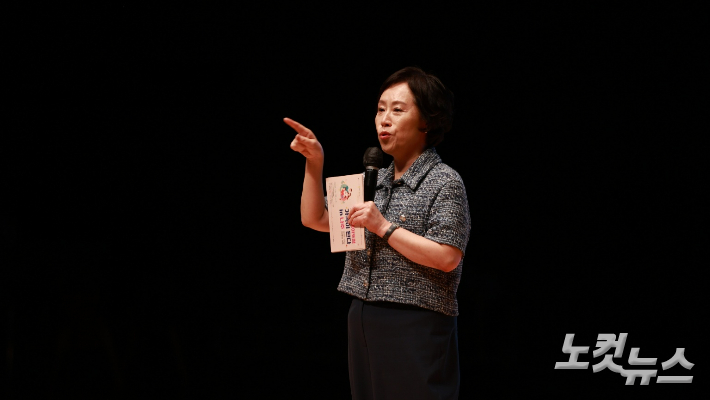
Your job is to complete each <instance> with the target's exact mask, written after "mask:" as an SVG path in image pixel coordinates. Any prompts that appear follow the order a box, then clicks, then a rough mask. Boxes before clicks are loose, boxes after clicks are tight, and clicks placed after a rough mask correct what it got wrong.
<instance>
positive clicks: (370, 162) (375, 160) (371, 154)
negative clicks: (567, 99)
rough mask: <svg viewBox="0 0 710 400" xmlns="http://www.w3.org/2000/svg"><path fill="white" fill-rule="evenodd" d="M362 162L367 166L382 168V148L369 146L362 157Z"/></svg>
mask: <svg viewBox="0 0 710 400" xmlns="http://www.w3.org/2000/svg"><path fill="white" fill-rule="evenodd" d="M362 164H363V165H364V166H365V168H376V169H380V168H381V167H382V150H380V148H379V147H368V148H367V150H365V155H364V156H363V157H362Z"/></svg>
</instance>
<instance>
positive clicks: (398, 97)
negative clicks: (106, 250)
mask: <svg viewBox="0 0 710 400" xmlns="http://www.w3.org/2000/svg"><path fill="white" fill-rule="evenodd" d="M375 128H377V139H378V140H379V141H380V146H381V147H382V151H384V152H385V153H387V154H389V155H391V156H392V157H394V158H395V159H398V158H407V157H412V156H419V154H421V152H422V151H424V148H425V147H426V133H425V131H426V123H425V122H424V119H423V118H422V117H421V114H419V108H417V106H416V105H415V104H414V95H413V94H412V91H411V90H409V85H408V84H407V82H402V83H397V84H395V85H392V86H390V87H389V88H388V89H387V90H385V91H384V92H382V95H381V96H380V101H379V102H378V103H377V115H375Z"/></svg>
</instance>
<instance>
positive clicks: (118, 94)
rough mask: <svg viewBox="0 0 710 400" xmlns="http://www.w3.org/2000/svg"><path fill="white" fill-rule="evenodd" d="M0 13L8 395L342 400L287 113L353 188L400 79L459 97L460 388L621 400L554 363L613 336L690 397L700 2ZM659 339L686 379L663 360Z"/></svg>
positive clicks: (345, 390)
mask: <svg viewBox="0 0 710 400" xmlns="http://www.w3.org/2000/svg"><path fill="white" fill-rule="evenodd" d="M12 11H17V12H16V13H15V12H12ZM12 11H9V12H8V14H7V19H8V20H9V24H8V28H9V29H8V35H7V36H6V40H5V42H6V44H7V52H6V56H5V60H6V62H5V64H6V65H5V66H6V67H9V70H10V72H9V73H6V75H5V88H6V89H5V91H4V93H5V98H6V100H9V101H8V102H7V103H6V106H5V112H6V114H7V115H8V120H7V121H8V122H9V123H8V124H7V125H6V127H7V128H8V129H6V130H5V131H4V135H3V143H5V144H4V145H3V146H2V152H3V176H4V178H3V186H4V190H3V192H4V193H5V194H4V196H3V203H4V207H3V212H2V233H3V237H2V242H3V245H2V246H3V247H2V249H3V250H2V251H3V255H2V261H1V262H2V278H1V279H0V282H1V283H2V288H1V293H2V304H3V307H4V310H5V312H4V315H3V318H4V322H3V325H2V326H3V329H4V330H3V333H4V335H3V337H4V347H5V348H6V351H5V352H4V354H5V357H4V359H5V361H4V362H3V364H4V366H3V379H4V380H3V384H2V388H3V389H2V390H3V391H4V392H5V393H6V394H7V395H8V396H7V397H8V398H34V397H36V396H37V395H39V394H40V393H42V394H43V395H46V396H48V397H54V396H56V397H59V396H60V395H63V394H70V395H71V396H72V397H73V398H97V399H98V398H168V397H170V398H203V397H206V398H237V397H240V398H241V397H247V398H282V397H289V398H290V397H295V396H305V397H307V398H317V399H347V398H349V386H348V374H347V348H346V342H347V337H346V325H345V324H346V319H345V318H346V313H347V308H348V305H349V298H348V297H347V296H346V295H345V294H342V293H340V292H338V291H337V290H336V287H337V284H338V282H339V279H340V275H341V273H342V266H343V260H344V255H343V254H342V253H340V254H338V253H336V254H332V253H330V251H329V245H328V239H327V235H326V234H324V233H319V232H313V231H310V230H308V229H307V228H304V227H303V226H302V225H301V223H300V215H299V211H298V210H299V201H300V192H301V184H302V179H303V170H304V160H303V158H302V156H300V155H299V154H297V153H295V152H293V151H292V150H291V149H290V148H289V144H290V142H291V140H292V138H293V136H294V134H295V132H294V131H293V130H292V129H291V128H289V127H288V126H287V125H285V124H284V123H283V118H284V117H290V118H293V119H295V120H296V121H299V122H301V123H303V124H304V125H305V126H307V127H309V128H310V129H312V130H313V132H314V133H315V134H316V135H317V137H318V138H319V140H320V141H321V143H322V144H323V147H324V149H325V153H326V166H325V175H326V176H335V175H345V174H352V173H357V172H359V171H361V170H362V168H363V167H362V155H363V153H364V150H365V149H366V148H367V147H370V146H376V145H377V138H376V135H375V130H374V129H373V128H374V127H373V122H374V105H375V101H376V98H375V96H376V95H377V90H378V88H379V85H380V83H381V82H382V81H383V80H384V79H385V78H386V77H387V76H388V75H389V74H391V73H392V72H394V71H396V70H397V69H399V68H402V67H404V66H408V65H417V66H419V67H422V68H423V69H425V70H427V71H428V72H432V73H434V74H436V75H437V76H439V77H440V78H441V79H442V81H443V82H444V83H445V84H446V85H447V86H449V87H450V88H451V89H452V91H453V92H454V94H455V96H456V113H455V122H454V129H453V130H452V131H451V132H450V133H449V134H448V136H447V138H446V140H445V141H444V142H443V143H442V144H441V145H440V146H439V147H438V148H437V150H438V152H439V154H440V155H441V156H442V158H443V160H444V162H446V163H447V164H449V165H451V166H452V167H454V168H455V169H456V170H458V171H459V173H460V174H461V176H462V177H463V179H464V182H465V184H466V188H467V192H468V200H469V204H470V207H471V212H472V223H473V227H472V232H471V239H470V241H469V245H468V248H467V253H466V259H465V264H464V270H463V271H464V272H463V276H462V281H461V286H460V288H459V292H458V296H459V301H460V311H461V315H460V316H459V320H458V321H459V335H460V337H459V341H460V351H461V372H462V386H461V396H462V398H463V399H468V398H474V397H475V398H517V397H520V396H521V395H529V394H540V393H542V394H545V395H546V396H548V397H555V398H562V396H569V395H574V396H578V395H581V394H585V393H586V394H589V393H592V394H595V395H596V394H600V395H602V394H603V395H612V396H616V395H617V394H618V395H622V394H623V395H628V394H627V393H626V392H625V390H626V391H628V390H631V389H625V386H624V378H623V377H621V376H619V375H618V374H613V373H611V372H610V371H608V370H607V371H602V372H600V373H598V374H593V373H592V371H591V366H590V368H589V369H587V370H571V371H569V370H566V371H562V370H554V368H553V364H554V362H557V361H566V360H567V356H566V355H565V354H563V353H562V352H561V348H562V343H563V340H564V337H565V334H566V333H575V334H576V335H577V336H576V337H575V343H574V344H575V345H579V346H589V347H590V352H591V350H592V349H594V348H595V347H594V345H595V341H596V335H597V334H598V333H616V334H619V333H621V332H627V333H628V334H629V336H628V339H627V342H626V348H625V352H624V359H616V360H615V362H616V363H617V364H619V365H622V366H624V367H625V368H627V369H628V368H630V366H629V364H628V362H627V359H628V354H629V350H630V348H632V347H640V348H641V352H640V356H641V357H646V358H654V357H655V358H658V363H657V368H658V369H659V373H658V375H659V376H664V375H692V376H693V377H694V381H693V383H692V384H691V385H661V386H658V385H657V384H656V383H655V378H654V379H652V382H651V385H652V386H654V385H655V387H653V388H651V389H645V390H646V392H648V391H649V390H651V391H653V392H654V393H661V390H663V391H664V393H665V391H670V392H671V393H672V392H675V393H676V395H677V393H678V392H679V391H683V392H685V391H687V390H689V389H690V388H694V389H697V388H698V387H699V386H701V385H703V382H704V380H705V376H706V375H705V373H704V371H705V368H704V367H703V362H704V360H705V359H704V358H703V357H702V356H701V353H700V352H701V351H702V350H703V349H702V348H701V347H702V346H703V345H702V344H701V343H700V339H701V338H702V337H704V336H705V335H706V333H707V328H704V327H703V325H702V323H703V321H704V320H706V319H707V311H706V304H707V302H706V301H705V300H701V297H703V298H704V294H705V292H704V289H703V288H702V283H703V281H702V280H701V278H700V277H701V271H702V269H704V268H706V266H705V264H706V263H707V262H706V260H704V255H705V254H704V253H705V249H706V248H707V230H706V228H705V225H702V224H701V222H702V219H701V215H702V212H703V211H704V206H705V205H706V204H707V203H703V202H702V199H701V196H700V193H701V188H702V187H703V186H706V184H705V183H704V182H703V181H702V180H701V178H704V179H706V178H705V175H706V174H705V173H704V171H703V170H702V166H701V163H702V161H704V159H705V157H706V156H707V151H706V149H705V148H704V147H702V146H701V143H700V139H702V136H704V135H705V134H706V133H703V130H704V128H705V127H704V126H703V125H701V124H700V122H701V119H704V117H705V115H707V100H706V99H707V97H706V92H707V86H706V85H705V82H704V75H705V71H704V69H706V67H707V42H704V41H702V40H701V34H702V33H704V32H703V31H704V30H705V26H703V25H701V24H700V21H699V18H698V16H699V15H700V14H699V10H692V9H688V8H682V7H680V6H676V5H671V4H666V5H664V6H662V7H660V6H659V7H656V6H651V5H644V6H643V7H641V8H632V7H627V8H620V7H601V6H598V5H589V6H588V7H581V6H575V7H569V6H568V7H566V8H565V7H559V6H555V7H551V6H548V7H543V6H541V5H539V4H529V5H526V6H521V5H515V6H513V5H506V6H503V5H500V6H495V7H493V6H477V5H474V6H446V5H444V4H440V3H439V2H409V3H395V4H392V5H389V4H385V3H381V2H371V3H363V4H352V5H348V6H335V7H333V6H323V5H321V6H314V5H302V4H295V3H293V4H284V5H276V4H268V5H259V6H256V5H243V4H241V5H238V6H236V5H235V6H233V7H207V6H202V7H199V8H198V7H194V8H190V7H182V6H176V5H165V6H157V5H146V4H145V3H138V4H131V3H125V2H124V3H114V4H109V5H103V6H101V7H93V8H83V7H75V8H66V7H63V6H62V7H59V6H54V7H53V8H52V7H50V8H45V7H43V8H39V7H38V8H36V9H23V10H12ZM705 130H706V129H705ZM387 160H389V159H387ZM677 347H684V348H686V350H685V355H686V358H687V359H688V360H689V361H690V362H693V363H695V367H694V368H693V369H692V370H691V371H687V370H685V369H683V368H682V367H681V366H676V367H674V368H673V369H671V370H669V371H662V370H660V363H661V362H663V361H666V360H667V359H669V358H670V357H671V356H672V355H673V353H674V352H675V349H676V348H677ZM580 360H581V361H589V362H590V365H591V364H595V363H596V362H598V361H599V359H596V360H595V359H594V358H592V356H591V354H587V355H582V356H580ZM636 384H637V385H638V382H637V383H636ZM649 388H650V386H649ZM642 390H644V389H642V388H637V389H633V390H632V391H636V392H637V393H641V391H642Z"/></svg>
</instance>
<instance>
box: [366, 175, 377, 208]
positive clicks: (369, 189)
mask: <svg viewBox="0 0 710 400" xmlns="http://www.w3.org/2000/svg"><path fill="white" fill-rule="evenodd" d="M364 186H365V190H364V198H365V200H364V201H375V187H376V186H377V169H376V168H367V169H366V170H365V182H364Z"/></svg>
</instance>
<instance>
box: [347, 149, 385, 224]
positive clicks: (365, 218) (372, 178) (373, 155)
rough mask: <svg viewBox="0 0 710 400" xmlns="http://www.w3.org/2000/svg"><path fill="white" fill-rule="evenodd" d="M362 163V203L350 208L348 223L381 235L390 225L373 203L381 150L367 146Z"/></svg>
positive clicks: (380, 165)
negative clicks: (363, 174)
mask: <svg viewBox="0 0 710 400" xmlns="http://www.w3.org/2000/svg"><path fill="white" fill-rule="evenodd" d="M362 163H363V165H364V166H365V179H364V182H363V185H364V188H363V197H364V203H360V204H356V205H355V206H354V207H353V208H352V209H351V211H350V218H349V221H348V223H349V224H350V225H352V226H354V227H358V228H367V230H369V231H370V232H373V233H375V234H376V235H378V236H382V235H384V233H385V232H386V231H387V228H388V227H389V225H390V223H389V222H388V221H387V220H386V219H385V217H383V216H382V214H381V213H380V210H379V209H378V208H377V206H376V205H375V203H374V200H375V189H376V187H377V173H378V171H379V169H380V168H381V167H382V150H380V148H379V147H370V148H368V149H367V150H366V151H365V155H364V156H363V159H362Z"/></svg>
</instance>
